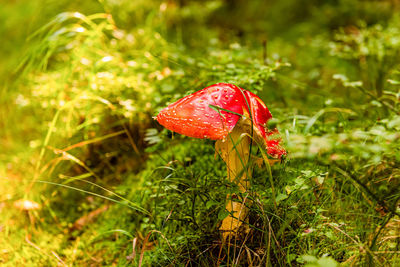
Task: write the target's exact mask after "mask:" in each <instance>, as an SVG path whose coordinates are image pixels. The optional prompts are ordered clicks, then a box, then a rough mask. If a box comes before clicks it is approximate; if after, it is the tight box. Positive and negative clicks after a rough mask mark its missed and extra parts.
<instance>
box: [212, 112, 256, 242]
mask: <svg viewBox="0 0 400 267" xmlns="http://www.w3.org/2000/svg"><path fill="white" fill-rule="evenodd" d="M248 129H249V123H248V122H247V121H246V120H244V119H239V121H238V123H237V124H236V126H235V128H234V129H233V130H232V132H231V133H230V134H229V135H228V136H227V137H226V139H225V140H218V141H217V142H216V144H215V149H216V151H217V152H219V154H220V156H221V157H222V159H223V160H224V161H225V163H226V167H227V172H228V180H229V181H231V182H233V183H235V184H236V185H237V186H238V187H239V191H240V192H241V193H244V192H246V191H247V189H248V187H249V180H248V179H249V178H250V175H251V169H250V168H249V166H248V161H249V153H250V142H251V140H250V137H249V136H248V135H246V134H244V133H248V132H249V131H248ZM235 198H236V199H237V195H236V194H232V195H228V196H227V205H226V209H227V210H228V211H229V212H230V213H231V215H229V216H228V217H226V218H225V219H224V220H223V221H222V225H221V227H220V231H222V235H223V240H225V239H226V237H227V236H229V235H230V234H233V235H236V234H237V231H238V230H239V228H240V226H241V225H242V223H243V221H244V220H245V219H246V217H247V214H248V208H247V207H246V206H245V203H241V202H238V201H232V199H235Z"/></svg>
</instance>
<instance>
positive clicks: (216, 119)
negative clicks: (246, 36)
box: [156, 83, 286, 239]
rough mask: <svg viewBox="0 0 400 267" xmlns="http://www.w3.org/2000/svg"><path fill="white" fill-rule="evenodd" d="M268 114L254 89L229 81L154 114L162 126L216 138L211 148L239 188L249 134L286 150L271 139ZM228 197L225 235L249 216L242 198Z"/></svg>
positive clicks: (245, 174)
mask: <svg viewBox="0 0 400 267" xmlns="http://www.w3.org/2000/svg"><path fill="white" fill-rule="evenodd" d="M271 118H272V115H271V113H270V112H269V110H268V108H267V107H266V105H265V104H264V103H263V102H262V100H261V99H260V98H259V97H258V96H256V95H255V94H253V93H251V92H249V91H246V90H243V89H241V88H239V87H237V86H235V85H233V84H228V83H218V84H214V85H211V86H209V87H206V88H204V89H202V90H200V91H197V92H195V93H193V94H191V95H188V96H186V97H183V98H182V99H180V100H178V101H177V102H175V103H173V104H171V105H169V106H168V107H166V108H164V109H163V110H162V111H161V112H160V113H159V114H158V116H157V117H156V120H157V121H158V122H159V123H160V124H161V125H163V126H164V127H165V128H167V129H169V130H171V131H174V132H177V133H180V134H183V135H186V136H189V137H195V138H209V139H212V140H217V142H216V144H215V148H216V150H217V152H219V154H220V156H221V157H222V159H223V160H224V161H225V163H226V165H227V171H228V179H229V180H230V181H231V182H234V183H235V184H237V185H238V187H239V190H240V192H242V193H243V192H245V191H246V190H247V189H248V186H249V182H248V178H249V177H250V175H251V168H249V166H248V161H249V154H250V146H251V142H252V139H253V140H255V141H256V142H257V143H258V144H260V145H262V146H264V147H265V149H266V151H267V153H268V154H269V155H270V156H272V157H274V158H278V159H279V158H280V157H281V156H282V155H284V154H286V151H285V149H283V148H282V147H281V146H280V145H279V141H280V140H277V139H270V137H271V135H272V134H275V133H277V130H276V129H274V130H272V131H271V130H268V129H267V127H266V123H267V121H268V120H269V119H271ZM232 197H233V196H230V197H228V203H227V206H226V209H227V210H228V211H229V212H230V215H229V216H228V217H226V218H225V219H224V220H223V221H222V225H221V227H220V230H221V231H222V232H223V236H224V239H225V238H226V236H228V235H229V234H230V233H232V232H237V230H238V229H239V227H240V226H241V224H242V222H243V221H244V220H245V218H246V216H247V208H246V207H245V205H243V203H239V202H232V201H231V198H232Z"/></svg>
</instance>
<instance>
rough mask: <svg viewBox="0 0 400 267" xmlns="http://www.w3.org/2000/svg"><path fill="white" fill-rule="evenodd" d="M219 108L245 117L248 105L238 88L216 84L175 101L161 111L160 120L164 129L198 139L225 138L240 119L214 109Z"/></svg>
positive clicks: (237, 116)
mask: <svg viewBox="0 0 400 267" xmlns="http://www.w3.org/2000/svg"><path fill="white" fill-rule="evenodd" d="M210 105H213V106H217V107H220V108H223V109H227V110H229V111H233V112H235V113H238V114H243V107H245V105H246V103H245V100H244V97H243V94H242V92H241V90H240V88H239V87H237V86H235V85H233V84H228V83H217V84H214V85H211V86H209V87H206V88H204V89H202V90H200V91H197V92H195V93H193V94H191V95H188V96H185V97H184V98H182V99H180V100H178V101H176V102H175V103H173V104H171V105H169V106H168V107H166V108H164V109H163V110H161V112H160V113H159V114H158V116H157V118H156V119H157V121H158V122H159V123H160V124H161V125H163V126H164V127H165V128H167V129H169V130H171V131H174V132H177V133H180V134H183V135H186V136H190V137H195V138H209V139H212V140H218V139H223V138H225V137H226V136H227V135H228V133H229V132H230V131H232V129H233V127H235V125H236V123H237V121H238V120H239V118H240V116H239V115H236V114H233V113H230V112H226V111H223V110H220V114H221V115H222V116H221V115H220V114H219V112H218V111H216V110H215V109H212V108H211V107H210Z"/></svg>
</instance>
